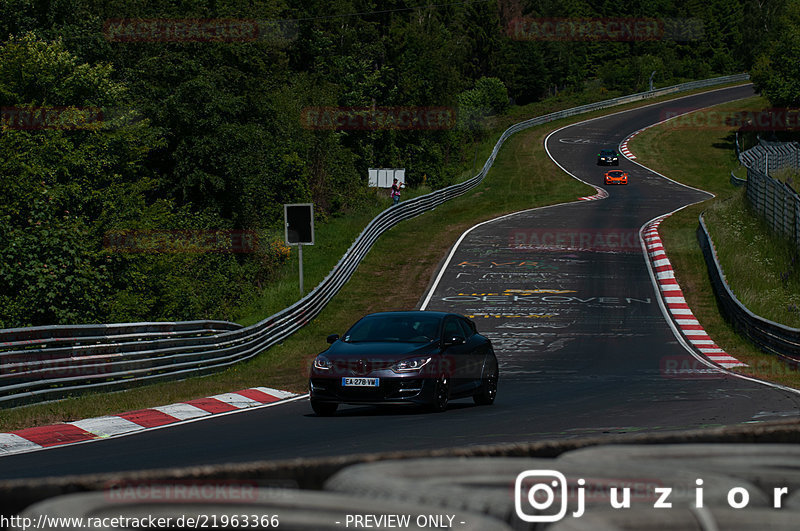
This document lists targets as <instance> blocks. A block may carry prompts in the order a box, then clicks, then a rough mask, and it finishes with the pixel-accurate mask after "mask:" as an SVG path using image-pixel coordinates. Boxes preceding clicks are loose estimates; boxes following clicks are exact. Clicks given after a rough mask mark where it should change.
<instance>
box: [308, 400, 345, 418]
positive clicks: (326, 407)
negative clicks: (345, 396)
mask: <svg viewBox="0 0 800 531" xmlns="http://www.w3.org/2000/svg"><path fill="white" fill-rule="evenodd" d="M338 408H339V404H337V403H335V402H319V401H318V400H312V401H311V409H313V410H314V413H316V414H317V415H319V416H320V417H330V416H331V415H333V414H334V413H336V410H337V409H338Z"/></svg>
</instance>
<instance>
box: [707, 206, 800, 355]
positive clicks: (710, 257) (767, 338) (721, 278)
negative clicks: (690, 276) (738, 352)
mask: <svg viewBox="0 0 800 531" xmlns="http://www.w3.org/2000/svg"><path fill="white" fill-rule="evenodd" d="M697 239H698V241H699V242H700V248H701V249H702V250H703V257H704V258H705V260H706V266H707V268H708V273H709V277H710V279H711V285H712V286H713V288H714V293H715V294H716V296H717V302H718V303H719V306H720V308H721V309H722V313H723V315H724V316H725V317H726V318H727V319H728V320H729V321H730V322H731V323H733V325H734V327H735V328H736V329H737V331H739V332H740V333H742V334H744V335H745V336H747V337H748V338H749V339H750V340H751V341H753V342H754V343H755V344H756V345H758V346H759V347H760V348H761V349H762V350H764V351H766V352H769V353H772V354H775V355H777V356H778V357H780V358H781V359H783V360H785V361H788V362H791V363H797V362H799V361H800V328H791V327H788V326H786V325H782V324H780V323H776V322H774V321H770V320H769V319H765V318H763V317H760V316H758V315H756V314H754V313H753V312H751V311H750V310H748V309H747V307H745V306H744V305H743V304H742V303H741V302H740V301H739V299H738V298H736V295H734V293H733V291H732V290H731V288H730V286H728V283H727V282H726V280H725V273H724V272H723V270H722V266H721V265H720V263H719V259H718V258H717V251H716V248H715V247H714V242H713V241H712V240H711V236H710V235H709V233H708V228H707V227H706V224H705V222H704V221H703V216H702V214H701V215H700V224H699V226H698V227H697Z"/></svg>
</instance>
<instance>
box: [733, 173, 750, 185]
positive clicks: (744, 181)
mask: <svg viewBox="0 0 800 531" xmlns="http://www.w3.org/2000/svg"><path fill="white" fill-rule="evenodd" d="M731 184H732V185H734V186H735V187H737V188H741V187H742V186H747V179H740V178H738V177H737V176H736V175H734V174H733V172H731Z"/></svg>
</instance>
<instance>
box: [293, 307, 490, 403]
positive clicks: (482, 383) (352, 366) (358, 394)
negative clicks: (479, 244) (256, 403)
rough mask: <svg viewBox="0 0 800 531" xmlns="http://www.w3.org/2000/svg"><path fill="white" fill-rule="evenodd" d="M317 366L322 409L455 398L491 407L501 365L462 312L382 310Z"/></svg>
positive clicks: (334, 342) (312, 386) (315, 388)
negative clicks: (460, 313)
mask: <svg viewBox="0 0 800 531" xmlns="http://www.w3.org/2000/svg"><path fill="white" fill-rule="evenodd" d="M328 343H330V347H328V349H327V350H326V351H324V352H322V353H321V354H319V355H318V356H317V357H316V358H315V359H314V362H313V364H312V366H311V371H310V375H309V393H310V400H311V407H312V409H313V410H314V412H315V413H316V414H317V415H320V416H327V415H332V414H334V413H335V412H336V409H337V408H338V407H339V404H362V405H399V404H410V405H418V406H425V407H427V408H428V409H430V410H432V411H444V410H445V409H447V404H448V402H449V401H450V400H451V399H457V398H466V397H472V398H473V400H474V401H475V403H476V404H478V405H489V404H492V403H493V402H494V399H495V396H496V395H497V381H498V377H499V367H498V363H497V357H496V356H495V353H494V349H493V348H492V344H491V342H490V341H489V339H488V338H486V337H484V336H482V335H481V334H479V333H478V331H477V329H476V327H475V323H473V322H472V321H471V320H469V319H467V318H466V317H464V316H463V315H459V314H455V313H446V312H433V311H407V312H381V313H373V314H369V315H366V316H364V317H362V318H361V319H360V320H359V321H358V322H356V323H355V324H354V325H353V326H352V327H350V329H349V330H348V331H347V332H345V334H344V335H343V336H341V337H340V336H339V335H336V334H334V335H330V336H328Z"/></svg>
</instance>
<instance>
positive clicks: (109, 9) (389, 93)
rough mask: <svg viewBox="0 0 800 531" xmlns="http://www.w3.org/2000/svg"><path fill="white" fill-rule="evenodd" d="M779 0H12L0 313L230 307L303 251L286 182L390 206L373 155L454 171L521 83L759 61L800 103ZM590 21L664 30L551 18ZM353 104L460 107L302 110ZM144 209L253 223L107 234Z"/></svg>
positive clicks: (1, 48) (132, 314)
mask: <svg viewBox="0 0 800 531" xmlns="http://www.w3.org/2000/svg"><path fill="white" fill-rule="evenodd" d="M782 5H783V3H782V2H780V1H776V2H769V0H704V1H701V0H689V1H686V2H678V1H677V0H660V1H653V0H639V1H628V2H622V1H619V0H605V1H582V0H560V1H558V0H528V1H526V0H475V1H463V2H442V3H426V2H421V1H413V2H405V1H399V0H395V1H387V2H375V1H369V0H364V1H359V0H349V1H348V0H334V1H330V2H328V1H322V0H286V1H281V0H277V1H271V0H270V1H258V0H247V1H246V0H194V1H181V2H165V1H157V0H152V1H148V0H126V1H116V0H106V1H100V0H96V1H91V0H51V1H45V0H3V1H2V3H0V39H2V40H1V41H0V107H2V110H1V111H0V112H1V113H2V114H1V115H0V117H1V118H2V121H0V127H2V131H0V327H3V328H7V327H16V326H29V325H40V324H66V323H89V322H115V321H137V320H162V319H171V320H173V319H174V320H184V319H193V318H217V319H228V318H231V316H232V315H233V314H234V311H235V308H236V307H237V306H239V305H241V304H243V303H245V302H246V299H247V297H252V296H254V295H253V294H254V293H257V290H258V289H269V281H270V278H271V277H272V275H273V274H274V272H275V271H276V269H277V268H278V267H279V266H280V264H281V263H282V262H283V261H284V260H286V257H287V249H286V248H285V246H283V245H282V244H281V243H280V241H279V240H280V239H281V237H282V228H281V227H282V215H283V210H282V205H283V204H285V203H294V202H313V203H314V204H315V207H316V209H317V213H318V216H319V217H320V221H324V219H327V218H330V217H335V216H344V215H347V214H348V213H349V212H353V211H355V210H358V209H360V208H363V207H364V206H365V205H370V204H374V202H375V201H376V198H375V195H374V194H371V193H368V192H369V190H368V187H367V169H368V168H370V167H403V168H406V172H407V173H406V175H407V182H408V184H409V185H411V186H415V185H420V184H421V183H422V181H423V180H424V181H425V185H426V186H430V187H432V188H440V187H443V186H446V185H448V184H451V183H452V182H453V181H454V179H455V175H456V173H457V170H458V168H459V166H460V165H462V164H463V163H464V162H465V161H470V162H471V157H472V154H473V149H474V144H475V143H476V142H478V141H480V140H481V139H483V138H485V136H486V135H487V134H489V133H488V131H486V130H485V128H484V126H483V125H482V124H483V123H484V121H483V120H482V118H484V117H486V116H488V115H492V114H497V113H502V112H504V111H506V110H507V108H508V106H509V105H524V104H527V103H530V102H535V101H539V100H541V99H543V98H546V97H548V96H551V95H554V94H557V93H563V92H565V91H566V92H581V91H594V92H595V93H596V94H597V96H598V97H600V96H602V95H603V94H608V93H611V92H616V93H619V92H622V93H632V92H637V91H641V90H646V89H647V87H648V82H649V78H650V75H651V73H652V72H655V76H654V81H655V83H656V85H657V86H664V85H668V84H672V83H676V82H681V81H685V80H690V79H701V78H707V77H711V76H714V75H723V74H729V73H736V72H742V71H747V70H750V69H751V68H752V69H753V72H754V76H755V78H756V81H757V84H758V86H759V87H761V88H763V90H764V91H765V93H766V94H768V95H769V96H770V97H771V98H774V101H775V103H776V104H780V105H786V104H795V105H796V104H798V103H799V102H800V100H798V97H797V94H798V93H800V88H798V84H800V72H798V68H799V67H798V64H800V63H799V62H798V60H797V57H798V50H799V49H800V38H799V37H798V29H797V28H798V27H800V23H799V20H798V17H800V14H799V13H800V11H798V7H797V4H794V5H793V7H792V8H790V9H788V10H787V9H785V8H783V7H782ZM575 20H583V21H584V22H586V23H588V24H592V23H597V21H599V20H606V21H611V22H613V23H615V24H617V26H619V24H622V25H623V26H625V25H627V24H629V23H633V22H635V21H640V22H642V21H643V23H644V24H645V25H647V24H651V23H652V24H655V26H654V27H656V31H655V33H654V34H648V35H646V36H644V37H642V38H640V37H639V36H637V35H635V34H634V35H621V36H620V34H618V33H615V34H613V35H611V34H609V32H608V26H606V27H604V28H600V29H598V28H595V29H594V30H591V31H590V30H586V31H584V29H577V30H576V29H575V28H574V27H572V29H569V30H567V31H568V32H569V31H571V32H573V33H572V34H571V35H566V36H565V35H564V34H561V33H558V31H560V30H556V32H555V33H552V32H550V30H551V29H553V28H554V27H555V25H557V24H560V25H561V27H562V29H563V27H564V25H565V24H567V25H568V23H569V21H575ZM542 21H549V22H548V23H549V24H550V26H547V25H546V24H544V23H543V22H542ZM587 21H588V22H587ZM592 21H594V22H592ZM653 21H655V22H653ZM665 21H666V22H665ZM617 26H615V27H617ZM586 27H587V28H588V27H589V26H586ZM648 27H650V26H648ZM548 28H549V29H548ZM576 31H578V32H582V33H580V35H578V36H577V37H576V35H575V32H576ZM603 31H605V32H606V33H605V34H602V32H603ZM548 32H550V33H548ZM787 57H788V58H789V59H788V60H787ZM341 108H345V109H349V111H348V112H351V113H353V112H355V113H362V114H363V113H368V112H369V110H370V109H372V110H375V109H383V110H384V111H386V112H388V113H389V114H391V113H392V112H399V111H397V110H398V109H399V110H403V109H423V110H430V109H438V110H441V109H451V110H453V113H454V117H453V119H452V120H450V121H449V122H447V124H446V126H441V124H439V125H438V126H430V127H424V126H420V127H415V126H411V127H403V126H391V124H389V125H387V124H383V125H382V126H374V123H373V126H369V125H366V126H364V125H363V124H362V126H359V127H326V126H320V122H319V121H316V122H313V123H311V122H309V116H310V114H309V109H312V110H316V111H315V113H316V114H313V113H312V114H313V116H319V112H323V111H325V110H330V109H341ZM43 113H44V114H43ZM334 121H335V119H334ZM423 122H424V120H423ZM415 123H416V122H415ZM420 123H422V122H420ZM323 125H324V124H323ZM429 125H430V124H429ZM387 206H388V202H387ZM130 231H139V233H141V234H151V235H152V234H156V233H158V231H162V233H163V231H172V232H168V234H172V235H185V234H201V235H204V236H203V237H204V238H205V237H209V236H213V235H214V234H222V235H223V236H221V237H219V238H218V239H217V240H214V241H215V242H216V243H215V245H223V246H224V245H228V244H230V242H229V241H228V240H226V239H225V238H226V236H225V235H229V234H240V235H241V234H245V235H250V234H253V235H256V236H258V237H257V239H256V241H257V242H258V243H257V245H256V246H255V248H254V249H252V250H253V251H254V252H182V253H175V252H118V251H119V249H115V248H114V247H113V246H109V245H108V242H109V235H112V236H113V235H117V236H119V235H124V234H128V233H130ZM148 231H149V232H148ZM193 231H194V232H193ZM237 231H238V232H237ZM112 239H113V238H112ZM206 239H208V238H206ZM212 239H213V238H212ZM115 241H117V240H115ZM123 241H124V239H123ZM150 241H151V243H152V238H151V240H150ZM226 242H227V243H226ZM231 245H233V244H231ZM155 250H156V251H157V250H158V249H155ZM195 250H197V249H195ZM216 250H219V249H216ZM198 279H201V280H202V282H197V280H198Z"/></svg>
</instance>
